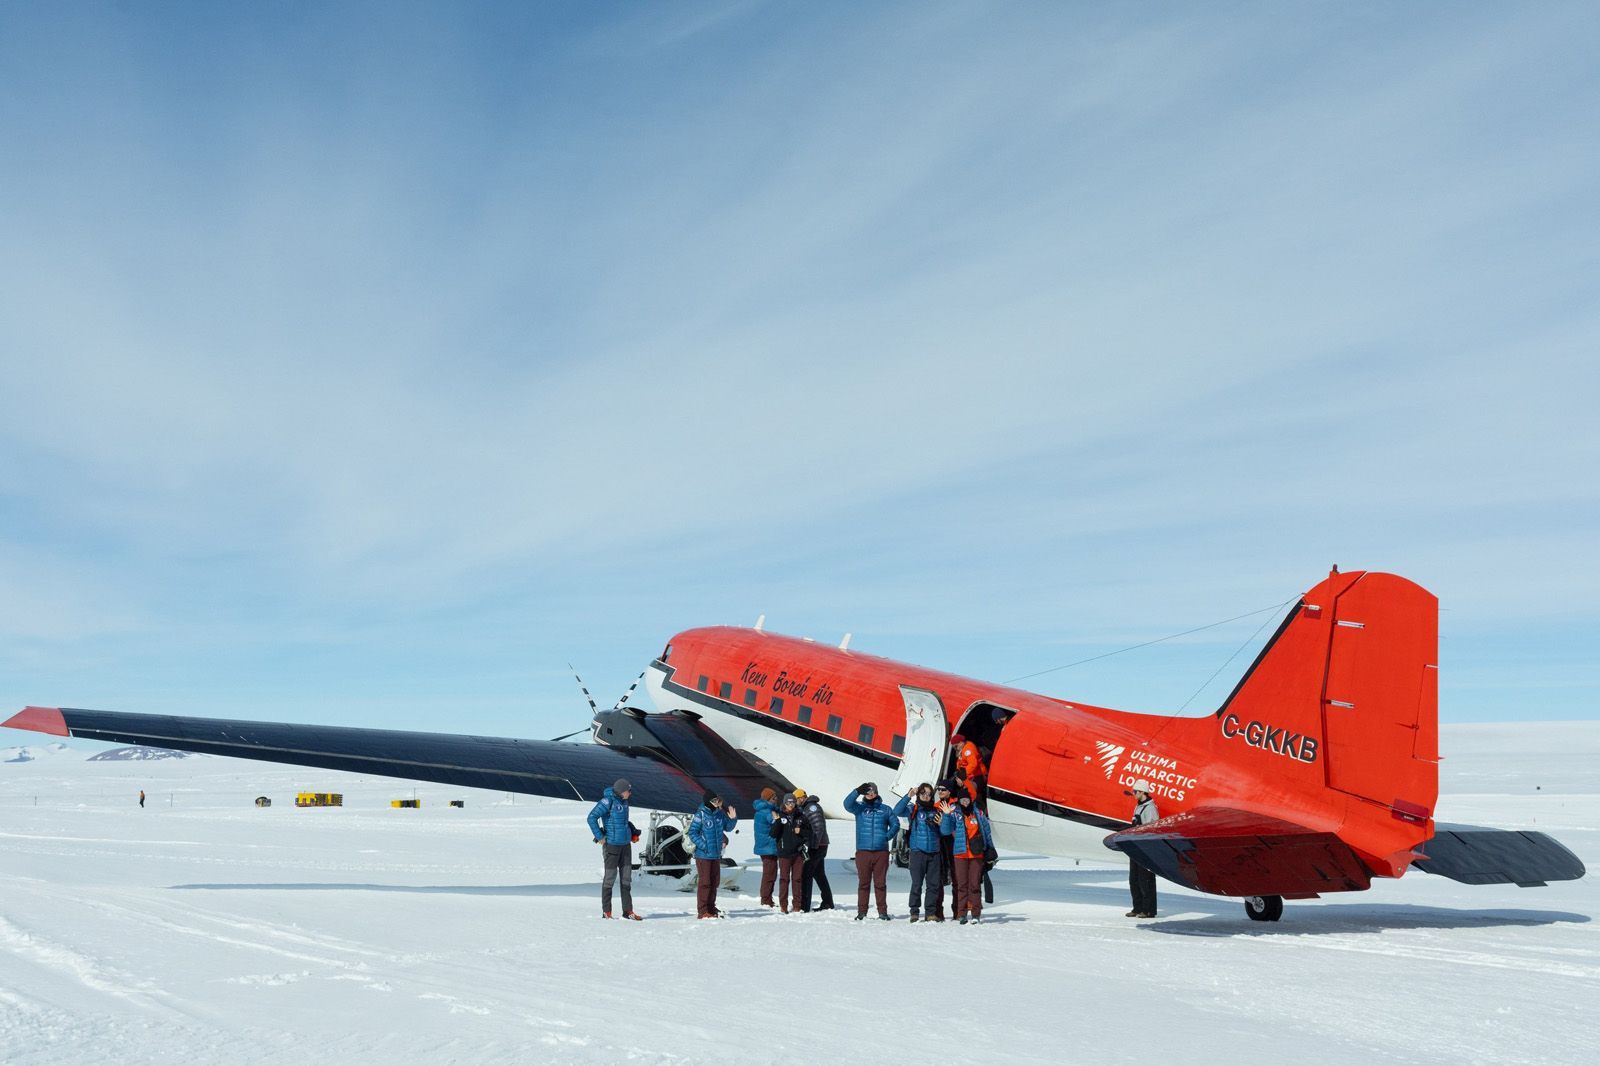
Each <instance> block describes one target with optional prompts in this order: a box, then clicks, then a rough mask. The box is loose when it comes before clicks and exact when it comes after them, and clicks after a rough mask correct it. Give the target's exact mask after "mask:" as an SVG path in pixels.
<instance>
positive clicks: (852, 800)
mask: <svg viewBox="0 0 1600 1066" xmlns="http://www.w3.org/2000/svg"><path fill="white" fill-rule="evenodd" d="M844 809H845V810H847V811H849V812H850V813H851V814H853V815H855V816H856V921H858V922H859V921H861V920H862V919H864V918H866V916H867V895H868V892H869V890H874V891H875V892H876V894H877V897H878V917H879V918H881V919H882V920H884V921H888V920H889V842H890V841H892V840H893V839H894V836H895V834H896V833H898V832H899V831H900V819H898V818H896V817H895V816H894V810H893V809H892V808H890V806H889V805H888V804H887V803H885V802H883V800H881V799H879V798H878V786H877V785H875V784H873V783H872V782H871V781H867V782H864V783H863V784H862V785H861V786H860V787H859V788H857V789H856V790H855V791H854V792H852V793H850V794H849V795H848V796H846V797H845V798H844Z"/></svg>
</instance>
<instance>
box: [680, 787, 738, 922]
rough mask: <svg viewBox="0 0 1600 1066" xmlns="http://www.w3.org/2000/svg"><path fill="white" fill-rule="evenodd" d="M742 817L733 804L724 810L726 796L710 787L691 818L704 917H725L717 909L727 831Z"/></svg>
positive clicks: (698, 894)
mask: <svg viewBox="0 0 1600 1066" xmlns="http://www.w3.org/2000/svg"><path fill="white" fill-rule="evenodd" d="M738 820H739V812H738V811H736V810H734V809H733V808H732V807H729V808H728V809H727V810H723V809H722V797H721V796H719V795H717V794H716V793H715V792H712V791H711V790H710V789H707V790H706V796H705V802H704V803H703V804H702V805H701V807H700V809H699V810H698V811H695V812H694V817H693V818H691V819H689V842H690V843H691V844H693V845H694V868H695V874H696V880H697V885H696V888H695V900H696V903H697V904H698V906H699V911H700V917H702V918H721V917H722V912H721V911H719V910H717V886H718V885H720V884H722V841H723V834H725V833H727V832H729V831H730V830H732V829H733V825H734V823H735V822H737V821H738Z"/></svg>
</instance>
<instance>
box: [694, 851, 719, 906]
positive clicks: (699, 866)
mask: <svg viewBox="0 0 1600 1066" xmlns="http://www.w3.org/2000/svg"><path fill="white" fill-rule="evenodd" d="M694 868H695V873H696V874H697V875H698V879H699V884H698V885H696V886H695V901H696V902H697V903H698V904H699V905H700V917H702V918H708V917H710V918H714V917H716V915H717V886H718V885H720V884H722V860H721V859H696V860H695V861H694Z"/></svg>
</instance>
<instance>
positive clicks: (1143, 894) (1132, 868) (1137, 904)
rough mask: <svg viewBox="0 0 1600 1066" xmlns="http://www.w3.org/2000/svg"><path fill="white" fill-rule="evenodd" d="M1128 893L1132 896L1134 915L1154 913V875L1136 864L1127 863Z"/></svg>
mask: <svg viewBox="0 0 1600 1066" xmlns="http://www.w3.org/2000/svg"><path fill="white" fill-rule="evenodd" d="M1128 891H1129V892H1130V893H1132V895H1133V912H1134V913H1135V914H1154V913H1155V912H1156V875H1155V873H1154V872H1153V871H1151V870H1146V869H1145V868H1144V867H1143V866H1140V865H1139V864H1138V863H1136V862H1130V863H1128Z"/></svg>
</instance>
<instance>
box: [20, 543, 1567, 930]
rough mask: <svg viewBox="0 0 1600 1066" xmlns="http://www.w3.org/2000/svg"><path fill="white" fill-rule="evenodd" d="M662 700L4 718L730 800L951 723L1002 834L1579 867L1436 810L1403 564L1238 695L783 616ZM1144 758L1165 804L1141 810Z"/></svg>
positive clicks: (1508, 868)
mask: <svg viewBox="0 0 1600 1066" xmlns="http://www.w3.org/2000/svg"><path fill="white" fill-rule="evenodd" d="M646 677H647V684H648V688H649V691H650V694H651V696H652V697H653V699H654V702H655V705H656V707H657V709H658V710H657V713H653V714H652V713H646V712H643V711H640V710H637V709H634V708H629V707H625V706H623V705H621V704H620V703H619V705H618V706H617V707H615V708H613V709H612V710H609V711H602V712H597V713H596V715H595V717H594V722H593V724H592V727H591V729H592V734H593V739H594V740H595V741H596V742H597V743H596V744H589V745H584V744H563V743H556V742H552V741H536V740H518V739H509V738H498V737H476V736H458V735H451V734H438V733H414V732H399V731H393V730H378V729H353V728H347V727H340V726H310V725H291V724H281V723H269V722H237V721H225V720H218V719H203V718H180V717H172V716H165V715H145V714H124V713H116V712H110V711H91V710H79V709H72V708H51V707H28V708H26V709H24V710H23V711H22V712H21V713H20V714H17V715H15V716H14V717H12V718H11V719H10V720H9V721H7V722H4V723H0V724H3V725H5V726H8V727H10V728H14V729H32V730H37V731H39V732H43V733H51V734H55V735H58V736H73V737H84V738H90V739H95V740H107V741H116V742H119V743H135V744H148V745H153V746H157V747H165V748H177V749H181V750H188V751H199V752H207V753H212V754H218V755H231V756H235V757H240V758H248V759H264V760H269V761H273V762H286V763H294V764H298V765H305V766H318V767H325V768H329V769H337V770H353V771H358V772H362V773H371V774H381V775H388V776H393V777H402V778H408V779H413V780H424V781H437V782H444V783H449V784H457V785H467V786H473V787H479V788H487V789H495V790H500V791H510V792H522V793H529V794H534V795H542V796H555V797H560V798H567V799H581V800H594V799H598V798H599V796H600V794H601V791H602V790H603V789H604V788H605V787H606V786H608V785H609V784H610V783H611V782H612V781H613V780H614V779H616V778H618V777H623V776H626V777H627V778H628V779H629V780H630V781H631V782H632V783H633V786H634V793H633V796H634V801H635V802H636V803H637V804H638V805H639V806H641V807H648V808H654V809H657V810H664V811H679V812H688V811H692V810H694V809H695V807H696V806H698V804H699V801H700V796H701V794H702V792H703V791H704V789H706V788H712V789H715V790H716V791H717V792H719V793H720V794H721V795H723V796H724V797H726V798H727V799H728V800H729V801H730V802H732V803H734V804H735V805H737V806H738V807H740V808H742V809H745V810H748V809H749V804H750V802H751V801H752V800H753V799H754V798H755V796H756V795H757V794H758V793H759V792H760V790H761V789H762V788H764V787H767V786H768V785H771V786H773V787H777V788H780V789H787V788H793V787H794V786H795V785H797V784H798V785H801V786H803V787H804V788H806V789H807V791H809V792H812V793H815V794H817V795H819V797H820V798H821V799H822V802H823V804H824V809H825V810H826V812H827V813H828V814H829V816H830V817H839V818H843V817H846V815H845V813H844V810H843V800H844V797H845V796H846V795H847V794H848V793H850V792H851V791H852V790H853V789H854V788H855V786H856V784H857V783H859V782H861V781H862V780H878V779H883V778H889V779H890V782H891V783H890V784H889V785H888V787H887V789H886V790H885V791H886V794H893V795H903V794H905V793H906V792H907V791H909V790H911V789H913V788H915V786H916V785H917V784H918V783H920V782H922V781H933V780H936V779H938V778H939V777H941V776H944V775H945V774H946V772H947V770H948V764H949V760H950V759H951V757H952V753H951V752H950V750H949V747H950V738H951V736H953V735H956V734H960V735H963V736H965V737H966V738H967V739H968V740H971V741H973V742H974V743H976V744H978V745H979V746H981V747H984V748H987V749H989V750H990V751H991V752H992V757H991V760H990V765H989V777H988V786H989V787H988V808H989V815H990V818H991V821H992V822H993V825H994V829H995V836H996V840H997V843H998V844H999V845H1000V846H1001V847H1002V848H1005V849H1008V850H1022V851H1031V852H1040V853H1043V854H1047V855H1058V856H1070V857H1078V858H1089V859H1096V858H1098V859H1104V858H1106V851H1105V849H1106V848H1108V847H1109V848H1112V849H1115V850H1119V851H1122V852H1125V853H1126V854H1127V855H1128V857H1129V858H1130V860H1131V861H1133V862H1137V863H1140V864H1142V865H1144V866H1146V867H1149V868H1150V869H1152V870H1154V871H1155V872H1156V873H1158V874H1161V875H1162V876H1163V877H1166V878H1168V879H1169V880H1172V881H1175V882H1177V883H1179V884H1183V885H1187V886H1189V887H1191V888H1195V889H1199V890H1201V891H1204V892H1210V893H1215V894H1218V895H1224V896H1237V897H1243V898H1244V899H1245V903H1246V906H1245V909H1246V912H1247V914H1249V916H1250V917H1251V918H1254V919H1258V920H1276V919H1277V918H1278V917H1279V916H1280V915H1281V913H1282V909H1283V900H1284V899H1304V898H1311V897H1315V896H1318V895H1320V894H1322V893H1326V892H1351V891H1359V890H1362V889H1365V888H1367V887H1368V885H1369V884H1370V883H1371V879H1372V878H1374V877H1400V876H1401V875H1402V874H1404V873H1405V872H1406V870H1407V869H1409V868H1412V867H1415V868H1417V869H1420V870H1423V871H1426V872H1428V873H1434V874H1440V875H1443V876H1445V877H1450V878H1453V879H1455V880H1457V881H1462V882H1465V883H1469V884H1495V883H1515V884H1519V885H1524V886H1530V885H1542V884H1544V883H1546V882H1549V881H1556V880H1570V879H1573V878H1578V877H1582V876H1583V875H1584V872H1585V871H1584V867H1583V864H1582V862H1581V861H1579V859H1578V858H1577V856H1575V855H1573V853H1572V852H1571V851H1569V850H1568V849H1567V848H1565V847H1564V846H1562V845H1561V844H1560V843H1558V842H1556V841H1555V840H1553V839H1552V838H1550V837H1548V836H1546V835H1545V834H1542V833H1535V832H1518V831H1511V830H1497V829H1486V828H1480V827H1474V826H1461V825H1446V824H1442V823H1436V822H1435V821H1434V817H1433V815H1434V805H1435V802H1436V800H1437V798H1438V762H1439V752H1438V600H1437V599H1436V598H1435V597H1434V596H1433V595H1432V594H1430V593H1429V592H1427V591H1426V590H1425V589H1423V588H1421V587H1420V586H1418V585H1416V584H1413V583H1412V582H1410V581H1407V580H1406V579H1404V578H1401V577H1396V576H1394V575H1392V574H1383V573H1367V572H1360V571H1357V572H1350V573H1339V572H1338V571H1334V572H1333V573H1331V574H1329V576H1328V577H1327V578H1326V579H1325V580H1323V581H1322V582H1320V583H1318V584H1317V585H1316V587H1314V588H1312V589H1311V590H1310V591H1309V592H1307V593H1306V594H1305V596H1304V597H1303V598H1302V599H1301V600H1300V601H1299V603H1298V604H1297V605H1296V606H1295V607H1294V608H1293V609H1292V610H1291V611H1290V612H1289V614H1288V615H1287V616H1286V618H1285V619H1284V621H1283V623H1282V625H1281V626H1280V627H1279V628H1278V631H1277V632H1276V633H1275V634H1274V635H1273V637H1272V639H1271V640H1270V641H1269V642H1268V643H1267V645H1266V647H1265V648H1264V649H1263V650H1262V652H1261V654H1260V655H1259V656H1258V657H1257V659H1256V661H1255V662H1254V663H1253V664H1252V665H1251V666H1250V668H1249V670H1247V671H1246V672H1245V674H1244V677H1243V678H1242V679H1241V680H1240V681H1239V683H1238V685H1237V686H1236V687H1235V688H1234V690H1233V692H1232V694H1231V695H1229V697H1228V698H1227V699H1226V700H1225V701H1224V702H1223V704H1222V706H1221V707H1220V708H1218V710H1217V711H1216V712H1215V713H1214V714H1211V715H1208V716H1206V717H1203V718H1182V717H1174V716H1164V715H1149V714H1131V713H1128V712H1124V711H1115V710H1108V709H1106V708H1102V707H1092V706H1089V705H1087V704H1082V703H1073V702H1068V701H1065V700H1060V699H1055V698H1052V697H1048V696H1041V695H1037V694H1035V693H1031V692H1024V691H1022V690H1020V689H1013V688H1007V687H1005V686H1003V685H995V684H990V683H988V682H983V681H975V680H972V679H970V678H965V677H958V676H956V675H953V674H946V673H941V672H939V671H936V670H929V669H926V668H923V667H920V666H911V665H908V664H906V663H899V662H893V661H890V660H888V659H882V658H878V657H876V656H872V655H863V654H861V653H859V652H855V651H850V650H847V649H846V648H844V647H839V648H835V647H831V646H824V645H818V644H816V643H813V642H812V641H809V640H800V639H796V638H793V637H784V636H779V635H777V634H773V633H767V632H763V631H762V630H761V629H760V628H755V629H740V628H732V627H723V626H719V627H711V628H704V629H690V630H686V631H684V632H682V633H679V634H677V635H676V636H674V637H673V638H672V640H671V642H670V643H669V644H668V645H667V646H666V648H665V649H664V650H663V651H662V653H661V655H660V656H659V657H658V658H656V659H655V660H654V661H652V662H651V663H650V665H649V667H648V668H647V670H646ZM1140 779H1143V780H1146V781H1148V782H1149V783H1150V784H1151V785H1152V787H1153V791H1154V795H1155V799H1156V802H1157V805H1158V807H1159V808H1160V811H1161V813H1162V815H1163V817H1162V818H1161V819H1160V820H1159V821H1157V822H1155V823H1153V824H1150V825H1145V826H1141V827H1139V828H1137V829H1133V828H1129V826H1128V815H1129V813H1130V808H1131V803H1130V801H1129V799H1128V790H1129V787H1130V786H1131V785H1132V783H1133V782H1134V781H1136V780H1140Z"/></svg>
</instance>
